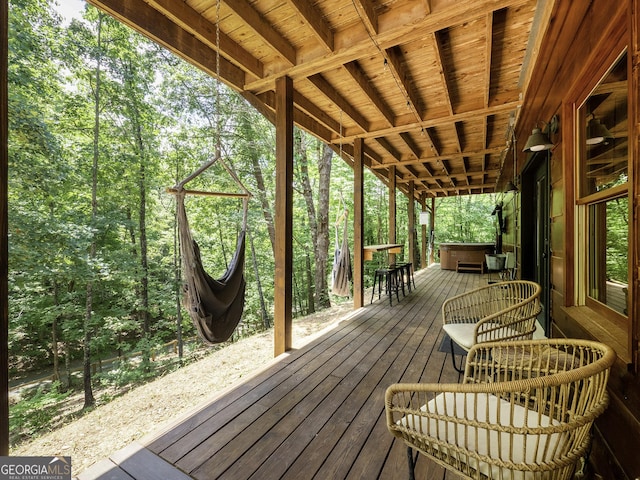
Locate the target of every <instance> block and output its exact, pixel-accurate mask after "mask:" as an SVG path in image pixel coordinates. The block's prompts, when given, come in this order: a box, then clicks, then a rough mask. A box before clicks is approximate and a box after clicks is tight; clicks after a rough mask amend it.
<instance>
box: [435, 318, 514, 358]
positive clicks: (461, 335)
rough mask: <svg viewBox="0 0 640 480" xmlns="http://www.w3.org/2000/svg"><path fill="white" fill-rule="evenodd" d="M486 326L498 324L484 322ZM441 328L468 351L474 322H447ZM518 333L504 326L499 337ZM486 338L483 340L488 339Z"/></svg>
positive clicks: (471, 343)
mask: <svg viewBox="0 0 640 480" xmlns="http://www.w3.org/2000/svg"><path fill="white" fill-rule="evenodd" d="M486 326H487V327H488V328H495V327H497V326H498V324H497V323H488V324H486ZM442 329H443V330H444V331H445V332H446V333H447V335H449V337H450V338H451V340H453V341H454V342H455V343H457V344H458V345H460V346H461V347H462V348H464V349H465V350H467V351H469V349H471V347H473V345H474V344H475V339H476V338H475V330H476V324H475V323H447V324H445V325H443V326H442ZM517 335H519V333H518V332H517V331H516V330H513V329H511V328H504V329H502V330H500V336H501V337H507V338H508V337H511V336H517ZM488 340H489V339H486V340H485V341H488Z"/></svg>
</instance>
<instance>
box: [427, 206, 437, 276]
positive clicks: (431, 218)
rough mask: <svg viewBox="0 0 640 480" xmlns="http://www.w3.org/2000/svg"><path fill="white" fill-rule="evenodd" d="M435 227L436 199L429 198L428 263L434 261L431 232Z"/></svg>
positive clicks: (434, 252) (434, 248)
mask: <svg viewBox="0 0 640 480" xmlns="http://www.w3.org/2000/svg"><path fill="white" fill-rule="evenodd" d="M435 228H436V199H435V198H433V197H432V198H431V215H430V216H429V251H430V252H431V253H430V254H429V264H432V263H435V262H436V246H435V243H434V236H433V232H434V231H435Z"/></svg>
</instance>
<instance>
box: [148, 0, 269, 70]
mask: <svg viewBox="0 0 640 480" xmlns="http://www.w3.org/2000/svg"><path fill="white" fill-rule="evenodd" d="M147 3H148V4H149V5H151V6H152V7H153V8H155V9H156V10H158V11H159V12H160V13H162V14H163V15H166V16H167V17H169V18H170V19H171V20H172V21H173V22H175V23H176V24H177V25H179V26H180V27H181V28H183V29H184V30H185V31H187V32H190V33H191V34H193V35H194V36H195V37H196V38H197V39H198V40H200V41H202V42H203V43H204V44H206V45H207V46H209V47H210V48H211V49H213V50H214V51H216V50H218V45H217V36H218V34H219V36H220V55H221V56H222V57H224V58H226V59H227V60H229V61H230V62H231V63H233V64H235V65H237V66H238V67H240V68H242V69H243V70H245V71H246V72H248V73H250V74H252V75H254V76H255V77H257V78H262V76H263V75H264V67H263V65H262V62H260V61H259V60H258V59H256V58H255V57H253V56H252V55H251V54H250V53H249V52H247V51H246V50H245V49H244V48H242V47H241V46H240V45H239V44H238V43H236V42H235V41H234V40H232V39H231V38H229V36H228V35H226V34H225V33H224V32H222V31H219V32H217V31H216V25H215V23H211V22H210V21H208V20H207V19H206V18H204V17H203V16H202V15H200V14H199V13H198V12H197V11H196V10H194V9H193V8H191V7H190V6H189V5H188V4H187V3H186V2H176V1H175V0H147ZM214 54H215V52H214Z"/></svg>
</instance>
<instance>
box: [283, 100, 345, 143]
mask: <svg viewBox="0 0 640 480" xmlns="http://www.w3.org/2000/svg"><path fill="white" fill-rule="evenodd" d="M293 103H295V104H296V105H297V106H298V107H300V108H301V109H302V110H304V111H305V112H307V113H308V114H309V115H311V116H312V117H314V118H315V119H316V120H317V121H318V122H320V123H322V124H323V125H325V126H326V127H327V128H328V129H330V130H331V131H332V132H336V135H337V136H338V140H339V138H340V129H341V128H340V122H338V121H336V120H334V119H333V117H331V116H330V115H329V114H327V112H325V111H324V110H323V109H321V108H320V107H318V106H317V105H316V104H315V103H313V102H312V101H311V100H309V99H308V98H306V97H305V96H304V95H301V94H300V93H299V92H298V91H297V90H294V92H293Z"/></svg>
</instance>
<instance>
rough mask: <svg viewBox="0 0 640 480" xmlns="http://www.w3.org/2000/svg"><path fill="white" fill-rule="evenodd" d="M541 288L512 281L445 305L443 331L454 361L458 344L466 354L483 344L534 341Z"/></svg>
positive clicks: (458, 298) (467, 294) (530, 283)
mask: <svg viewBox="0 0 640 480" xmlns="http://www.w3.org/2000/svg"><path fill="white" fill-rule="evenodd" d="M540 292H541V288H540V285H538V284H537V283H535V282H530V281H527V280H512V281H507V282H500V283H494V284H491V285H487V286H484V287H480V288H476V289H474V290H470V291H468V292H465V293H461V294H460V295H456V296H455V297H451V298H448V299H447V300H445V301H444V303H443V304H442V322H443V327H442V328H443V329H444V331H445V332H446V333H447V335H448V336H449V338H450V342H451V361H452V362H453V366H454V368H455V369H456V370H457V371H458V372H460V373H462V366H460V367H458V366H457V365H456V363H455V355H454V343H455V344H458V345H459V346H460V347H462V348H463V349H464V350H465V351H467V352H468V351H469V349H470V348H471V347H472V346H473V345H475V344H476V343H482V342H495V341H503V340H530V339H531V338H533V333H534V332H535V330H536V317H537V316H538V314H539V313H540V310H541V307H540V300H539V299H540Z"/></svg>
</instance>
